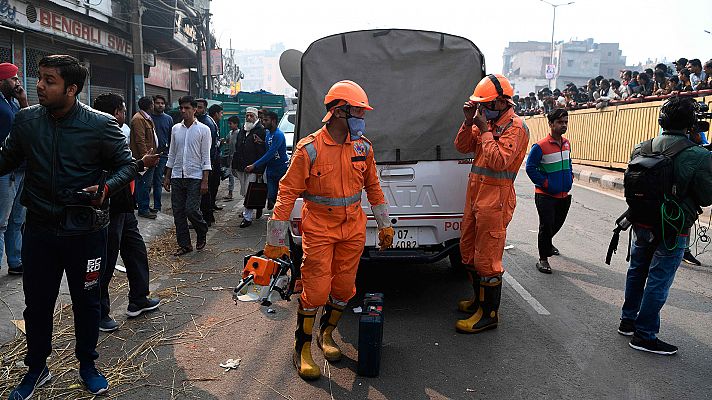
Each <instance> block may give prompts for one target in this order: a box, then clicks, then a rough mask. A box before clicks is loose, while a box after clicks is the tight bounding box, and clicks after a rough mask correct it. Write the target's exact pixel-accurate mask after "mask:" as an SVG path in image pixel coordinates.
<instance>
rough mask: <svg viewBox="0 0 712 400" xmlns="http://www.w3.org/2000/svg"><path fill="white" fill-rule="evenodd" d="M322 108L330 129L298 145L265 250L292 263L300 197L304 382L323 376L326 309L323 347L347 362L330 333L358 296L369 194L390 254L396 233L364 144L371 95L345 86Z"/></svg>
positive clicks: (299, 362)
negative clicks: (291, 229) (290, 235)
mask: <svg viewBox="0 0 712 400" xmlns="http://www.w3.org/2000/svg"><path fill="white" fill-rule="evenodd" d="M324 105H325V106H326V111H327V113H326V116H325V117H324V119H323V120H322V122H324V123H326V124H325V125H324V126H323V127H322V128H321V129H319V130H318V131H316V132H314V133H312V134H311V135H309V136H307V137H305V138H304V139H302V140H300V141H299V143H298V144H297V147H296V150H295V152H294V155H293V156H292V159H291V162H290V165H289V169H288V170H287V173H286V174H285V175H284V177H283V178H282V180H281V181H280V183H279V192H278V195H277V202H276V204H275V206H274V211H273V214H272V218H270V220H269V221H268V223H267V244H266V245H265V250H264V254H265V256H266V257H270V258H280V257H284V256H288V255H289V248H288V247H287V246H288V242H287V228H288V226H289V216H290V214H291V212H292V208H293V207H294V202H295V200H296V199H297V198H298V197H302V198H303V199H304V205H303V207H302V249H303V251H304V258H303V262H302V267H301V274H302V276H301V280H302V285H303V290H302V294H301V297H300V299H299V311H298V313H297V330H296V332H295V339H296V340H295V344H294V355H293V360H294V365H295V367H296V368H297V371H298V373H299V376H300V377H302V378H303V379H317V378H319V376H320V371H319V367H318V366H317V365H316V363H314V360H313V359H312V355H311V341H312V327H313V325H314V322H315V319H316V314H317V310H318V308H319V307H321V306H323V311H322V314H321V318H320V321H319V329H318V332H317V345H318V346H319V348H320V349H321V350H322V352H323V353H324V358H325V359H327V360H328V361H331V362H334V361H338V360H339V359H340V358H341V350H340V349H339V347H338V346H337V345H336V343H335V342H334V339H333V337H332V333H333V331H334V329H335V328H336V325H337V323H338V322H339V319H340V318H341V314H342V313H343V311H344V308H345V307H346V303H347V302H348V301H349V299H351V298H352V297H353V296H354V294H356V283H355V282H356V270H357V268H358V264H359V260H360V258H361V253H363V249H364V245H365V242H366V214H365V213H364V212H363V209H362V208H361V193H362V190H363V189H366V195H367V197H368V201H369V203H371V209H372V211H373V215H374V217H375V219H376V223H377V224H378V229H379V231H378V245H379V247H380V249H381V250H382V249H385V248H387V247H391V245H392V243H393V232H394V231H393V228H392V227H391V223H390V218H389V216H388V204H386V201H385V198H384V196H383V192H382V191H381V186H380V183H379V181H378V176H377V174H376V161H375V159H374V156H373V149H372V147H371V143H370V142H369V141H368V139H366V138H365V137H364V136H362V135H363V132H364V130H365V122H364V119H363V118H364V115H365V112H366V110H372V109H373V108H372V107H371V106H369V104H368V98H367V97H366V92H364V90H363V89H362V88H361V87H360V86H359V85H358V84H356V83H355V82H352V81H340V82H337V83H335V84H334V85H333V86H332V87H331V89H329V92H328V93H327V94H326V97H325V98H324Z"/></svg>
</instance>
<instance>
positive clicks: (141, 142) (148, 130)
mask: <svg viewBox="0 0 712 400" xmlns="http://www.w3.org/2000/svg"><path fill="white" fill-rule="evenodd" d="M138 108H139V110H138V111H137V112H136V114H134V116H133V118H131V123H130V125H131V142H130V143H129V145H130V148H131V153H132V154H133V157H134V158H135V159H137V160H139V159H141V158H142V157H143V156H145V155H146V154H153V151H154V150H156V149H157V148H158V137H157V136H156V128H155V126H154V124H153V118H151V114H150V113H151V111H152V110H153V99H152V98H151V97H148V96H144V97H141V98H140V99H138ZM155 170H156V168H149V169H148V170H146V171H141V174H140V175H139V176H138V177H137V178H136V194H135V197H136V204H138V216H139V217H143V218H149V219H156V214H155V213H152V212H151V211H150V207H149V203H150V201H151V200H150V193H151V185H152V184H153V173H154V172H155Z"/></svg>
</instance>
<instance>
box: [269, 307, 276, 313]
mask: <svg viewBox="0 0 712 400" xmlns="http://www.w3.org/2000/svg"><path fill="white" fill-rule="evenodd" d="M275 312H276V311H275V310H274V308H268V309H267V313H269V314H274V313H275Z"/></svg>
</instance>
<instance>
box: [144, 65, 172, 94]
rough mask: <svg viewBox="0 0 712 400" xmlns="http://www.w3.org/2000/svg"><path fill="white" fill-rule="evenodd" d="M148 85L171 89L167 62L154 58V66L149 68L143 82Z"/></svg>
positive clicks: (169, 67)
mask: <svg viewBox="0 0 712 400" xmlns="http://www.w3.org/2000/svg"><path fill="white" fill-rule="evenodd" d="M145 82H146V83H148V84H149V85H154V86H158V87H162V88H166V89H170V87H171V64H170V63H169V62H168V60H164V59H163V58H160V57H156V66H155V67H151V71H150V72H149V74H148V78H147V79H146V81H145Z"/></svg>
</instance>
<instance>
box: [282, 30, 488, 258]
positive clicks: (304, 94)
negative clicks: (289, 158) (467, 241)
mask: <svg viewBox="0 0 712 400" xmlns="http://www.w3.org/2000/svg"><path fill="white" fill-rule="evenodd" d="M484 75H485V68H484V56H483V55H482V53H481V52H480V50H479V49H478V48H477V46H475V45H474V44H473V43H472V42H471V41H469V40H467V39H464V38H462V37H458V36H452V35H448V34H444V33H438V32H426V31H414V30H401V29H390V30H367V31H357V32H348V33H342V34H338V35H333V36H328V37H326V38H323V39H320V40H317V41H316V42H314V43H312V44H311V45H310V46H309V48H308V49H307V50H306V51H305V52H304V54H303V55H302V58H301V84H300V90H299V105H298V107H297V114H298V115H297V124H296V129H295V134H294V145H295V146H296V143H297V142H298V141H299V140H300V139H301V138H303V137H305V136H307V135H309V134H310V133H312V132H314V131H316V130H318V129H319V128H320V127H321V126H322V123H321V118H322V117H323V116H324V113H325V108H324V104H323V99H324V94H325V93H326V92H327V91H328V89H329V87H331V85H332V84H333V83H335V82H337V81H339V80H343V79H349V80H353V81H355V82H357V83H358V84H359V85H361V86H362V87H363V88H364V90H365V91H366V93H367V94H368V98H369V103H370V105H371V106H373V107H374V110H373V111H368V112H367V115H366V134H365V136H366V137H367V138H368V139H369V140H370V141H371V142H372V143H373V150H374V155H375V158H376V163H377V169H378V176H379V178H380V180H381V187H382V188H383V192H384V195H385V197H386V200H387V201H388V205H389V213H390V216H391V222H392V224H393V228H394V229H395V237H394V242H393V248H392V249H389V250H386V251H377V250H376V242H377V237H378V235H377V228H376V222H375V220H374V219H373V217H372V216H371V215H370V214H371V208H370V205H369V203H368V200H367V198H366V193H365V192H364V193H363V198H362V205H363V208H364V211H365V212H366V213H367V214H368V215H369V218H368V224H367V236H366V248H365V249H364V252H363V255H362V260H365V261H368V260H384V261H395V262H413V263H430V262H435V261H438V260H440V259H442V258H444V257H447V256H450V261H451V263H452V264H453V265H457V266H459V265H460V264H461V260H460V252H459V241H460V223H461V221H462V213H463V206H464V202H465V194H466V190H467V181H468V173H469V171H470V167H471V164H472V160H471V159H469V158H468V157H471V155H465V154H460V153H458V152H457V150H456V149H455V146H454V144H453V143H454V139H455V135H456V134H457V131H458V129H459V128H460V125H461V124H462V121H463V114H462V105H463V103H464V102H465V101H466V100H467V98H468V97H469V96H470V95H471V94H472V90H473V89H474V87H475V85H476V84H477V82H479V81H480V79H482V77H484ZM301 206H302V200H301V199H298V200H297V203H296V204H295V207H294V210H293V211H292V215H291V245H292V246H291V247H292V248H291V251H292V254H293V258H294V260H295V261H296V262H300V261H301V254H302V252H301V209H302V207H301Z"/></svg>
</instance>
